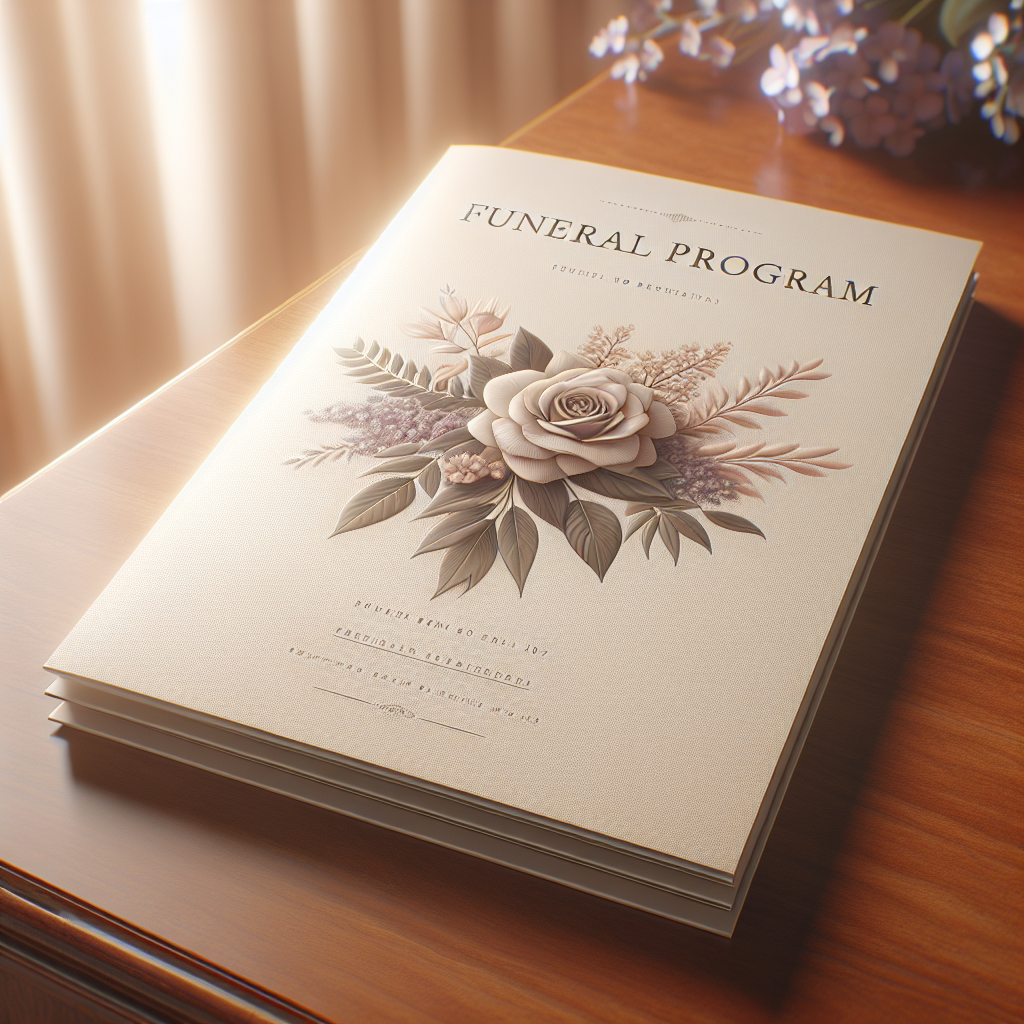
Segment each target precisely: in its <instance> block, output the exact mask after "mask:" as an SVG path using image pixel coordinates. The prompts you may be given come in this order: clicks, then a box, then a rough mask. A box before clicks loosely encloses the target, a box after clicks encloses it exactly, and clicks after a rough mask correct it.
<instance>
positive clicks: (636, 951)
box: [61, 306, 1022, 1009]
mask: <svg viewBox="0 0 1024 1024" xmlns="http://www.w3.org/2000/svg"><path fill="white" fill-rule="evenodd" d="M1021 341H1022V331H1021V329H1020V328H1018V327H1016V326H1015V325H1014V324H1012V323H1010V322H1009V321H1007V320H1005V319H1003V318H1002V317H1000V316H999V315H998V314H997V313H994V312H993V311H992V310H990V309H988V308H986V307H984V306H976V307H975V309H974V310H973V312H972V314H971V317H970V319H969V321H968V325H967V330H966V333H965V336H964V339H963V342H962V343H961V346H960V349H959V351H958V353H957V355H956V357H955V359H954V361H953V364H952V367H951V369H950V372H949V376H948V379H947V381H946V385H945V387H944V388H943V390H942V393H941V395H940V397H939V400H938V404H937V406H936V409H935V412H934V414H933V417H932V420H931V423H930V424H929V427H928V429H927V432H926V434H925V436H924V439H923V442H922V445H921V449H920V452H919V454H918V458H917V461H916V462H915V465H914V468H913V471H912V472H911V475H910V478H909V480H908V482H907V485H906V487H905V489H904V493H903V496H902V498H901V500H900V503H899V506H898V508H897V510H896V512H895V515H894V516H893V520H892V523H891V526H890V528H889V531H888V534H887V536H886V538H885V541H884V543H883V545H882V548H881V551H880V552H879V555H878V558H877V561H876V564H875V568H874V571H873V573H872V576H871V579H870V581H869V583H868V585H867V588H866V590H865V593H864V596H863V598H862V601H861V604H860V607H859V609H858V612H857V615H856V618H855V620H854V623H853V625H852V627H851V629H850V632H849V635H848V638H847V640H846V643H845V645H844V648H843V651H842V655H841V657H840V659H839V662H838V664H837V665H836V668H835V670H834V672H833V676H832V679H831V682H830V684H829V687H828V690H827V692H826V694H825V697H824V699H823V701H822V703H821V707H820V710H819V712H818V715H817V719H816V721H815V724H814V728H813V730H812V731H811V734H810V738H809V740H808V743H807V745H806V748H805V750H804V753H803V757H802V758H801V760H800V763H799V766H798V767H797V769H796V772H795V773H794V776H793V779H792V783H791V785H790V788H789V792H788V795H787V797H786V800H785V802H784V803H783V806H782V809H781V811H780V813H779V816H778V820H777V822H776V825H775V829H774V831H773V833H772V835H771V838H770V839H769V841H768V844H767V847H766V849H765V852H764V855H763V858H762V861H761V866H760V868H759V870H758V873H757V875H756V877H755V879H754V883H753V885H752V887H751V890H750V894H749V897H748V900H747V904H746V907H745V909H744V912H743V914H742V916H741V918H740V922H739V925H738V927H737V930H736V933H735V935H734V937H733V939H732V940H731V941H729V940H725V939H721V938H718V937H716V936H711V935H707V934H705V933H702V932H699V931H697V930H695V929H691V928H688V927H686V926H683V925H678V924H675V923H673V922H669V921H665V920H663V919H660V918H656V917H653V916H650V915H647V914H643V913H641V912H639V911H633V910H630V909H628V908H623V907H619V906H616V905H614V904H612V903H609V902H606V901H604V900H601V899H598V898H596V897H590V896H587V895H584V894H580V893H576V892H573V891H571V890H568V889H565V888H563V887H561V886H558V885H555V884H553V883H548V882H544V881H540V880H537V879H532V878H529V877H527V876H525V875H522V874H520V873H518V872H514V871H511V870H508V869H505V868H501V867H497V866H494V865H491V864H487V863H485V862H482V861H478V860H476V859H474V858H471V857H467V856H465V855H462V854H457V853H452V852H450V851H446V850H443V849H440V848H438V847H434V846H431V845H430V844H427V843H423V842H420V841H418V840H414V839H409V838H407V837H404V836H400V835H396V834H394V833H388V832H384V831H383V830H381V829H379V828H376V827H374V826H371V825H365V824H363V823H360V822H354V821H352V820H350V819H346V818H343V817H342V816H340V815H334V814H331V813H329V812H326V811H322V810H319V809H317V808H313V807H309V806H307V805H303V804H300V803H298V802H297V801H292V800H289V799H287V798H284V797H278V796H276V795H273V794H269V793H265V792H262V791H259V790H256V789H254V788H252V787H248V786H244V785H242V784H239V783H235V782H231V781H229V780H226V779H220V778H217V777H214V776H209V775H207V774H206V773H203V772H200V771H198V770H197V769H192V768H188V767H186V766H183V765H179V764H174V763H168V762H166V761H163V760H158V759H157V758H155V757H153V756H151V755H148V754H144V753H141V752H138V751H134V750H130V749H127V748H120V747H117V746H116V745H113V744H110V743H107V742H105V741H102V740H97V739H95V738H92V737H89V736H84V735H79V734H75V733H74V732H72V731H69V730H62V732H61V735H63V736H66V737H67V739H68V745H69V750H70V757H71V766H72V770H73V773H74V776H75V779H76V780H77V781H78V782H79V783H82V784H87V785H94V786H99V787H103V788H104V789H106V790H108V791H113V792H114V793H116V794H117V795H118V796H120V797H122V798H124V799H126V800H131V801H138V802H140V803H144V804H146V805H147V807H148V808H150V809H152V810H156V811H157V812H160V813H164V814H167V815H170V816H176V817H180V818H186V819H188V821H189V822H190V825H191V826H192V827H195V826H197V825H198V826H201V827H202V828H204V829H208V830H210V831H211V832H218V831H220V832H228V833H230V834H231V835H232V836H233V837H234V838H237V839H241V840H242V841H244V842H246V843H252V844H255V845H256V846H258V847H260V848H261V849H262V850H264V851H276V852H277V854H278V855H279V856H280V858H281V863H283V864H288V863H295V862H299V863H303V864H310V863H312V864H313V865H314V867H315V869H316V870H315V872H314V877H316V878H317V882H318V885H320V886H321V890H322V891H321V890H318V893H317V898H318V899H319V900H322V901H323V902H322V906H323V908H324V909H323V913H324V915H325V917H326V918H329V916H330V909H329V908H330V907H331V905H332V899H333V900H334V901H335V902H338V903H344V902H345V901H348V900H351V899H352V894H353V892H354V891H355V892H358V893H359V898H360V899H361V900H362V901H368V902H369V905H370V906H371V907H373V906H374V905H375V904H374V901H375V900H376V901H377V902H376V906H378V907H379V908H380V909H379V913H380V914H381V916H382V918H387V917H388V916H389V915H390V916H391V918H395V915H396V914H398V913H399V911H396V909H395V907H396V906H400V907H401V911H400V913H401V914H403V915H405V916H404V917H402V918H401V919H400V920H401V921H404V922H406V925H405V926H407V927H413V926H412V925H409V924H408V922H409V921H410V920H412V921H414V922H415V927H417V928H418V927H421V926H422V925H423V922H424V921H427V922H429V924H430V928H431V934H432V935H433V936H434V939H433V940H432V941H434V942H435V943H437V944H439V946H440V948H442V949H443V948H444V946H445V943H446V942H448V946H449V948H448V950H447V955H449V956H451V957H454V958H459V957H460V956H465V955H466V954H465V953H464V951H465V950H466V949H467V948H471V949H473V950H474V951H475V954H474V958H477V956H478V955H480V956H484V955H485V956H486V957H487V959H488V961H489V962H490V963H492V964H493V965H494V966H492V968H491V969H492V970H494V971H495V972H496V973H497V974H499V975H502V974H506V973H507V974H516V973H522V972H523V971H524V966H523V965H526V966H525V973H526V975H527V977H529V978H535V979H536V978H543V977H544V976H545V972H547V973H548V974H550V973H551V972H555V973H556V974H557V976H558V977H559V978H560V979H561V980H562V983H563V987H565V988H566V989H569V988H571V987H572V986H565V985H564V982H565V981H566V979H567V976H569V975H573V978H574V980H575V981H576V983H577V986H582V987H583V989H587V988H588V986H589V989H590V990H591V991H593V990H602V988H603V985H604V984H605V982H606V980H607V983H608V984H609V985H610V987H612V988H618V989H619V990H621V989H622V987H623V986H622V984H621V982H622V981H625V982H626V983H627V985H628V986H629V987H631V988H632V990H633V991H635V992H637V993H641V992H643V991H644V990H645V986H657V989H658V990H659V992H660V997H661V999H662V1000H664V999H665V998H670V997H671V993H672V992H673V991H675V990H679V991H680V992H681V991H682V987H683V982H684V981H685V979H686V978H688V977H691V976H692V975H694V974H698V975H702V976H703V977H704V979H705V980H711V981H717V982H718V983H720V984H721V986H722V987H724V988H726V989H732V990H737V991H738V992H740V993H743V994H744V995H746V996H747V997H748V998H752V999H754V1000H756V1001H757V1002H758V1003H760V1004H762V1005H764V1006H765V1007H767V1008H769V1009H777V1008H779V1007H780V1006H781V1005H782V1004H783V1003H784V1001H785V998H786V995H787V993H788V991H789V989H790V986H791V983H792V980H793V977H794V975H795V973H796V971H797V969H798V968H799V965H800V963H801V959H802V956H803V952H804V949H805V947H806V945H807V943H808V940H809V938H810V937H811V936H812V935H813V933H814V930H815V920H816V918H817V917H818V915H819V914H820V913H821V912H822V906H823V902H824V900H825V898H826V896H827V890H828V886H829V882H830V879H831V877H832V875H833V870H834V865H835V862H836V858H837V856H838V855H839V853H840V851H841V850H842V849H843V846H844V841H845V834H846V831H847V828H848V826H849V823H850V819H851V815H852V812H853V810H854V808H855V806H856V804H857V800H858V794H859V792H860V790H861V788H862V785H863V783H864V780H865V777H866V776H867V774H868V773H869V771H870V768H871V762H872V753H873V751H874V748H875V745H876V742H877V740H878V737H879V735H880V733H881V731H882V728H883V726H884V723H885V720H886V716H887V712H888V709H889V706H890V703H891V701H892V699H893V697H894V695H895V693H896V691H897V689H898V687H899V684H900V678H901V675H902V672H903V667H904V664H905V662H906V660H907V658H908V656H909V654H910V652H911V649H912V647H913V644H914V637H915V632H916V629H917V626H918V623H919V620H920V618H921V616H922V614H923V612H924V609H925V607H926V605H927V603H928V600H929V595H930V592H931V589H932V585H933V582H934V579H935V577H936V574H937V573H938V571H939V568H940V567H941V565H942V562H943V558H944V555H945V551H946V548H947V546H948V544H949V541H950V538H951V537H952V535H953V532H954V530H955V526H956V522H957V518H958V516H959V514H960V510H961V505H962V502H963V500H964V496H965V495H966V494H967V492H968V489H969V482H970V478H971V474H972V471H973V468H974V458H975V455H976V453H977V452H979V451H980V450H982V448H983V446H984V441H985V438H986V436H987V434H988V433H989V431H990V429H991V426H992V422H993V419H994V417H995V415H996V413H997V411H998V407H999V403H1000V398H1001V389H1002V387H1003V386H1004V384H1005V382H1006V381H1007V380H1008V379H1009V378H1010V376H1011V371H1012V369H1013V367H1014V364H1015V361H1016V359H1017V358H1018V356H1019V353H1020V350H1021ZM303 877H306V878H308V877H309V873H308V872H305V873H304V875H303ZM364 905H365V904H364ZM392 925H393V927H395V928H399V927H403V925H401V924H397V925H395V924H393V922H392ZM382 927H383V928H386V927H387V924H384V925H382ZM394 970H396V971H400V970H401V965H400V964H396V965H395V967H394ZM520 984H523V982H522V981H520ZM538 984H540V982H538ZM648 990H649V991H650V989H648Z"/></svg>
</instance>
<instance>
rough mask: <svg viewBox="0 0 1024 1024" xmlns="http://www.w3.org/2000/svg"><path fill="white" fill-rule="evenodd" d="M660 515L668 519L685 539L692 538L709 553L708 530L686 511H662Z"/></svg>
mask: <svg viewBox="0 0 1024 1024" xmlns="http://www.w3.org/2000/svg"><path fill="white" fill-rule="evenodd" d="M662 516H663V517H664V518H665V519H668V520H669V522H671V523H672V525H673V526H674V527H675V528H676V529H677V530H678V531H679V532H680V534H682V536H684V537H686V538H687V540H692V541H693V542H694V543H695V544H699V545H700V546H701V547H702V548H707V550H708V553H709V554H710V553H711V538H710V537H709V536H708V531H707V530H705V529H704V527H703V526H701V525H700V523H698V522H697V520H696V519H694V518H693V516H691V515H688V514H687V513H686V512H668V511H663V512H662Z"/></svg>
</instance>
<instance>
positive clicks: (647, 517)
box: [622, 508, 658, 544]
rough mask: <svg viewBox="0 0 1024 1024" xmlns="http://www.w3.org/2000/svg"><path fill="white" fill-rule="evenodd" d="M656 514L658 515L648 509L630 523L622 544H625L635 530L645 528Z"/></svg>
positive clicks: (651, 509)
mask: <svg viewBox="0 0 1024 1024" xmlns="http://www.w3.org/2000/svg"><path fill="white" fill-rule="evenodd" d="M657 514H658V513H657V512H655V511H654V509H653V508H649V509H646V510H645V511H643V512H641V513H640V515H639V516H638V517H637V518H636V519H634V520H633V522H632V523H630V525H629V529H628V530H626V536H625V537H623V538H622V543H623V544H625V543H626V541H627V540H629V538H630V537H632V536H633V534H634V533H636V531H637V530H639V529H640V528H641V527H643V526H646V525H647V524H648V523H649V522H650V521H651V520H652V519H653V518H654V517H655V516H656V515H657Z"/></svg>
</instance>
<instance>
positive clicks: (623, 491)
mask: <svg viewBox="0 0 1024 1024" xmlns="http://www.w3.org/2000/svg"><path fill="white" fill-rule="evenodd" d="M572 480H573V483H575V484H579V485H580V486H581V487H585V488H586V489H587V490H588V491H593V492H594V493H595V494H603V495H604V496H605V497H606V498H617V499H618V500H619V501H649V502H657V501H660V499H662V498H669V497H671V495H669V493H668V491H666V490H665V488H664V487H662V486H661V484H659V483H657V482H655V481H651V480H644V479H641V478H640V477H636V476H626V474H625V473H613V472H611V471H610V470H607V469H594V470H591V471H590V472H589V473H580V474H578V475H577V476H574V477H573V478H572Z"/></svg>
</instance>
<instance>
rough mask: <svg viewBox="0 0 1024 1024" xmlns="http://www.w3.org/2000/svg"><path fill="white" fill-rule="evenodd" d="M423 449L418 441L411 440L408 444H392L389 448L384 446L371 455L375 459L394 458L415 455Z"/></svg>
mask: <svg viewBox="0 0 1024 1024" xmlns="http://www.w3.org/2000/svg"><path fill="white" fill-rule="evenodd" d="M421 451H423V448H422V447H421V445H420V444H419V442H418V441H413V442H411V443H409V444H393V445H392V446H391V447H390V448H384V449H382V450H381V451H379V452H374V453H373V457H374V458H375V459H394V458H397V457H399V456H401V455H415V454H416V453H417V452H421Z"/></svg>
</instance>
